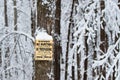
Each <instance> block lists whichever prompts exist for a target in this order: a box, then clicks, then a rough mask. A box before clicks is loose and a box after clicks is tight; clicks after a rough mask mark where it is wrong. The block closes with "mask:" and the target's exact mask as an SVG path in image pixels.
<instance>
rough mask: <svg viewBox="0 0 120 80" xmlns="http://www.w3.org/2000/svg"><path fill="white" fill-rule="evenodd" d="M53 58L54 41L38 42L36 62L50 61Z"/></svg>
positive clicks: (36, 44)
mask: <svg viewBox="0 0 120 80" xmlns="http://www.w3.org/2000/svg"><path fill="white" fill-rule="evenodd" d="M52 58H53V40H36V42H35V60H49V61H51V60H52Z"/></svg>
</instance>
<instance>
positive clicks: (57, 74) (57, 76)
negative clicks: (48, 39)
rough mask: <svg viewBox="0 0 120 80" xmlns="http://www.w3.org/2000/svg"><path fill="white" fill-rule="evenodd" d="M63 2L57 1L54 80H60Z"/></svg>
mask: <svg viewBox="0 0 120 80" xmlns="http://www.w3.org/2000/svg"><path fill="white" fill-rule="evenodd" d="M60 16H61V0H57V1H56V12H55V27H54V32H55V33H54V60H55V61H54V80H60V54H61V53H62V48H61V45H60V43H61V41H60V39H59V38H60V27H61V26H60Z"/></svg>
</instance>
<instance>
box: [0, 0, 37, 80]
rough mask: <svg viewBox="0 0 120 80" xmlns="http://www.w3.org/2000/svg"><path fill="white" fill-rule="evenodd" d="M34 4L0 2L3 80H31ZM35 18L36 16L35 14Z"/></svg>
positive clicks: (27, 0)
mask: <svg viewBox="0 0 120 80" xmlns="http://www.w3.org/2000/svg"><path fill="white" fill-rule="evenodd" d="M35 3H36V2H34V1H33V0H24V1H22V0H1V2H0V11H1V12H0V80H32V76H33V54H34V45H33V42H34V38H33V37H32V36H31V35H32V32H31V30H32V27H35V26H32V25H31V24H32V23H33V21H31V18H32V17H33V16H32V15H31V14H35V9H36V6H35V5H36V4H35ZM35 15H36V14H35Z"/></svg>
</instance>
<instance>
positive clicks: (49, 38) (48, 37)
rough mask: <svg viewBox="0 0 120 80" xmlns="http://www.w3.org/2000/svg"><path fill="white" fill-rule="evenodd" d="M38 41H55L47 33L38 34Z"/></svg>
mask: <svg viewBox="0 0 120 80" xmlns="http://www.w3.org/2000/svg"><path fill="white" fill-rule="evenodd" d="M36 39H37V40H53V38H52V36H50V35H48V34H47V33H46V32H45V31H43V32H38V33H37V36H36Z"/></svg>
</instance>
